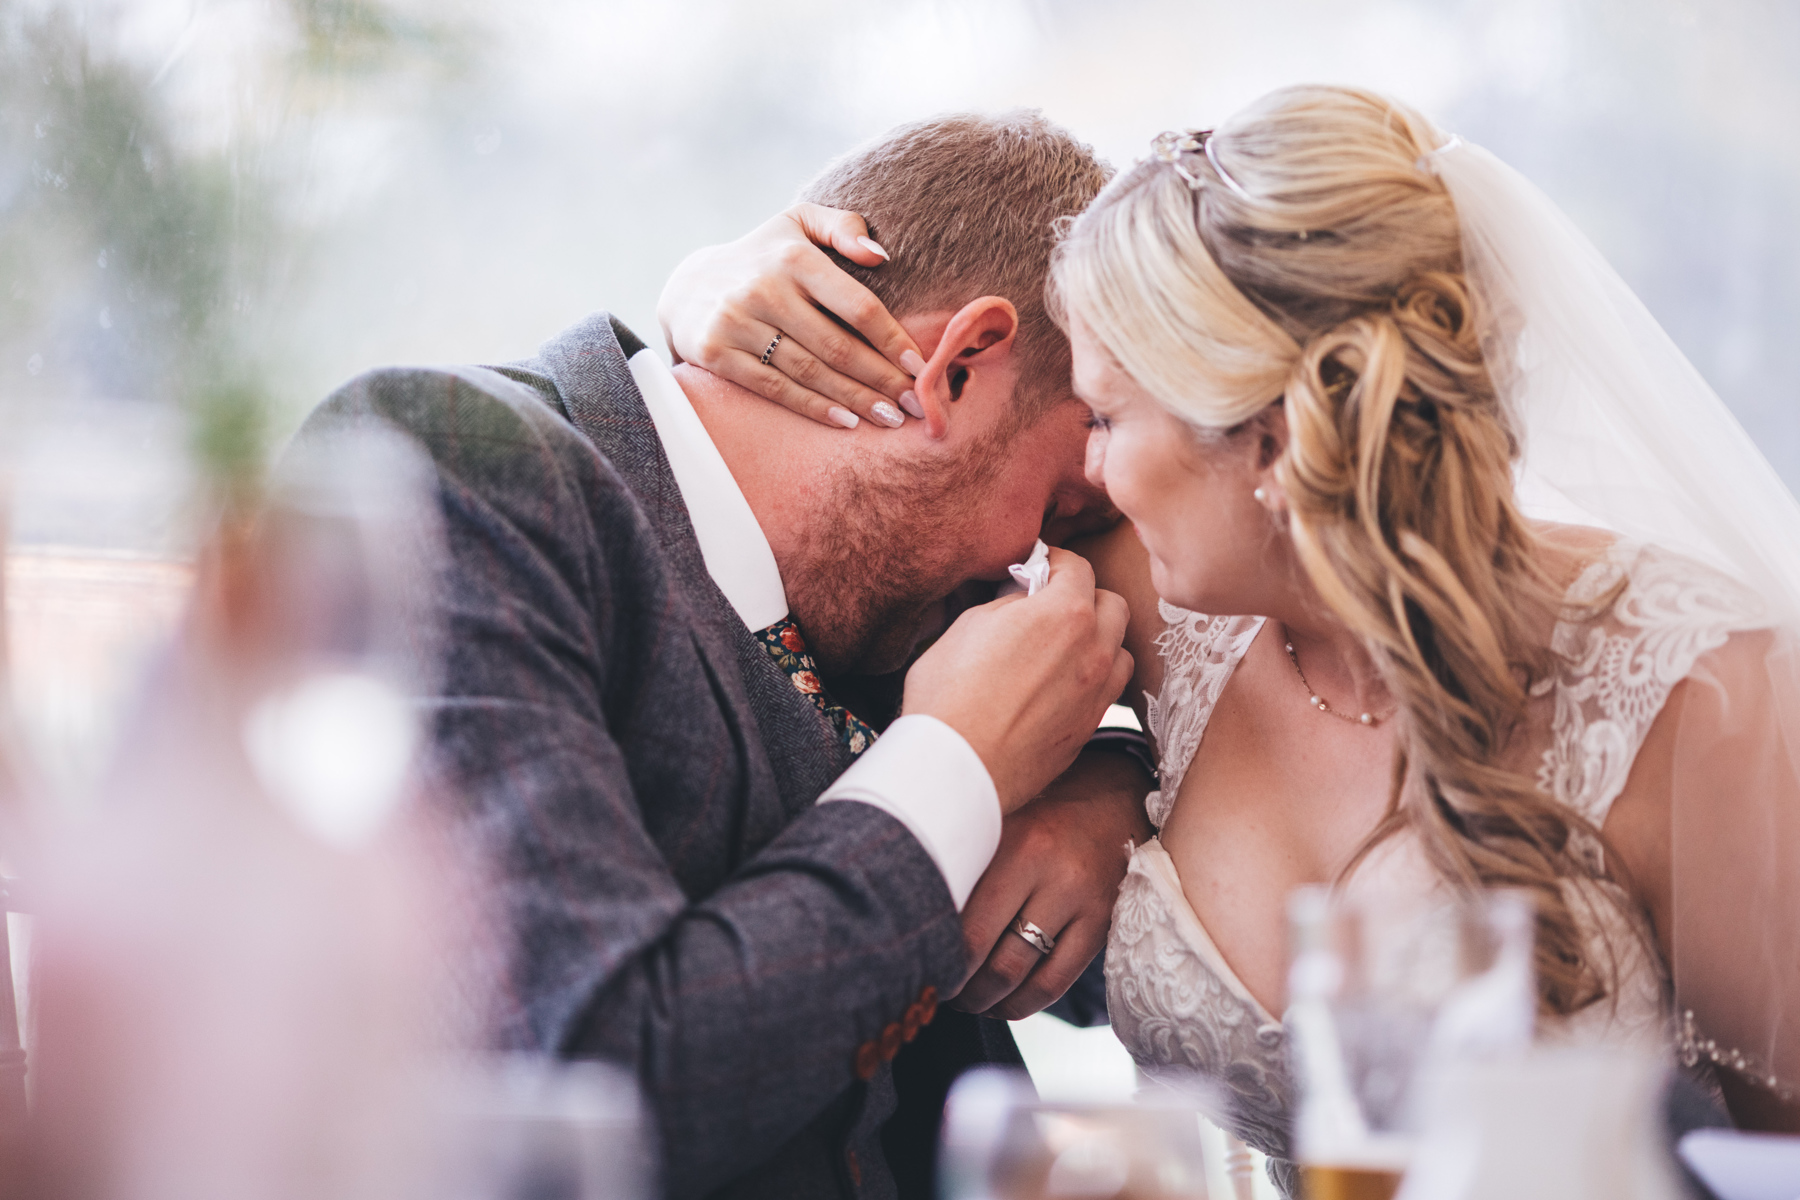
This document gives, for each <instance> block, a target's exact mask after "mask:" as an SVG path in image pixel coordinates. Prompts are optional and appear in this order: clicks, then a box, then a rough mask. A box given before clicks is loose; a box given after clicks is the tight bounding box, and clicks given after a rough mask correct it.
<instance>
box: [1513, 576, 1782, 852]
mask: <svg viewBox="0 0 1800 1200" xmlns="http://www.w3.org/2000/svg"><path fill="white" fill-rule="evenodd" d="M1622 578H1624V579H1626V580H1627V582H1626V584H1625V587H1624V590H1623V591H1621V592H1620V593H1619V597H1618V599H1617V600H1616V601H1615V602H1614V603H1613V605H1612V606H1611V608H1610V609H1608V610H1607V611H1606V612H1605V613H1604V614H1603V615H1602V616H1600V617H1599V618H1597V619H1592V620H1587V621H1569V620H1564V621H1561V622H1558V624H1557V626H1556V630H1555V632H1554V634H1553V635H1552V639H1551V646H1552V648H1553V649H1554V650H1555V651H1556V652H1557V654H1558V655H1560V656H1561V657H1562V659H1563V661H1564V666H1563V669H1562V671H1561V672H1560V673H1559V674H1558V675H1556V676H1554V677H1552V678H1550V679H1546V680H1544V681H1543V682H1542V683H1540V684H1539V685H1538V686H1537V687H1536V688H1535V689H1534V691H1536V693H1537V694H1538V695H1543V694H1544V693H1546V692H1553V693H1554V700H1555V709H1554V715H1553V717H1552V725H1551V740H1550V745H1549V747H1548V748H1547V749H1546V750H1545V751H1544V757H1543V761H1542V763H1541V764H1540V765H1539V767H1538V774H1537V783H1538V786H1539V787H1540V788H1542V789H1543V790H1544V791H1545V792H1548V793H1549V794H1550V795H1552V796H1555V797H1556V798H1557V799H1558V800H1560V801H1562V802H1563V803H1564V804H1567V805H1568V806H1569V807H1570V808H1573V809H1574V810H1575V811H1576V812H1578V813H1580V814H1582V815H1583V816H1585V817H1586V818H1587V819H1588V820H1590V821H1592V822H1594V823H1595V824H1596V825H1598V824H1600V823H1601V822H1602V821H1604V820H1605V819H1606V814H1607V812H1608V810H1609V809H1611V807H1612V802H1613V801H1614V800H1616V799H1617V798H1618V796H1619V793H1620V792H1621V791H1622V790H1624V787H1625V781H1626V777H1627V776H1629V775H1630V773H1631V764H1632V761H1633V760H1634V759H1635V758H1636V757H1637V752H1638V749H1639V748H1640V747H1641V746H1643V744H1644V739H1645V737H1647V736H1648V735H1649V733H1650V726H1651V725H1652V724H1654V723H1655V721H1656V717H1657V714H1658V713H1660V712H1661V711H1662V707H1663V705H1664V704H1665V703H1666V702H1667V701H1668V699H1669V693H1670V692H1672V691H1673V690H1674V689H1675V685H1676V684H1678V683H1680V682H1681V681H1682V680H1683V679H1684V678H1686V677H1687V675H1688V673H1689V672H1690V671H1692V670H1693V669H1694V663H1695V661H1696V660H1697V659H1699V657H1700V656H1701V655H1703V654H1705V653H1707V652H1708V651H1710V650H1715V649H1717V648H1718V647H1720V646H1722V645H1724V644H1725V641H1726V639H1727V638H1729V637H1730V636H1731V634H1732V633H1733V632H1735V631H1738V630H1743V629H1754V628H1757V627H1758V626H1759V625H1760V624H1761V623H1762V620H1763V618H1762V605H1761V604H1760V603H1759V602H1758V601H1757V600H1756V598H1755V597H1754V596H1753V595H1752V594H1751V593H1749V592H1748V591H1746V590H1745V589H1744V588H1742V587H1740V586H1739V585H1738V584H1736V583H1734V582H1733V581H1732V580H1731V579H1729V578H1727V577H1726V576H1724V575H1721V574H1719V573H1718V572H1717V571H1714V570H1712V569H1710V568H1708V567H1706V566H1703V565H1701V564H1700V563H1697V562H1694V561H1693V560H1691V559H1686V558H1682V557H1679V556H1677V555H1674V554H1670V553H1668V552H1667V551H1664V550H1660V549H1658V548H1656V547H1653V546H1644V545H1638V544H1627V543H1619V544H1616V545H1615V546H1614V547H1613V548H1612V549H1611V550H1610V551H1608V553H1606V554H1605V555H1603V556H1602V557H1601V558H1599V559H1598V560H1596V561H1595V562H1594V563H1592V564H1591V565H1590V566H1589V567H1588V568H1587V570H1585V571H1583V572H1582V573H1581V576H1580V577H1579V578H1577V579H1576V581H1575V583H1574V585H1573V586H1571V587H1570V589H1569V593H1568V602H1569V606H1570V608H1571V609H1575V610H1579V609H1580V608H1582V607H1584V606H1587V607H1591V606H1592V605H1593V604H1594V603H1595V601H1597V600H1598V599H1600V598H1601V597H1602V596H1604V595H1606V593H1607V592H1608V591H1609V590H1611V589H1612V588H1613V587H1615V586H1617V585H1618V583H1619V581H1620V579H1622ZM1591 853H1593V854H1595V855H1597V854H1598V853H1599V847H1598V846H1594V847H1591ZM1595 865H1596V867H1597V866H1598V865H1599V864H1598V862H1597V861H1596V863H1595Z"/></svg>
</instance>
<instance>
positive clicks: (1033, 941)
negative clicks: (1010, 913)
mask: <svg viewBox="0 0 1800 1200" xmlns="http://www.w3.org/2000/svg"><path fill="white" fill-rule="evenodd" d="M1012 931H1013V932H1014V933H1016V934H1018V935H1019V936H1020V937H1022V938H1024V939H1025V941H1026V942H1027V943H1029V944H1030V946H1031V948H1032V949H1033V950H1036V951H1037V952H1038V953H1039V954H1048V953H1050V952H1051V951H1052V950H1054V949H1056V939H1055V938H1053V937H1051V936H1050V935H1049V934H1047V933H1045V932H1044V931H1043V930H1042V929H1039V928H1038V927H1037V926H1036V925H1033V924H1032V923H1031V922H1030V921H1027V920H1026V919H1025V914H1024V913H1020V914H1019V915H1018V916H1016V917H1014V918H1013V923H1012Z"/></svg>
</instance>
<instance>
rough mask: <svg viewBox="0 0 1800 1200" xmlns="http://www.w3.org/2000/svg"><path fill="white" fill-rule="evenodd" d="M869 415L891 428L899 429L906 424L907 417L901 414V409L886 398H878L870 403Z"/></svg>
mask: <svg viewBox="0 0 1800 1200" xmlns="http://www.w3.org/2000/svg"><path fill="white" fill-rule="evenodd" d="M869 415H870V416H871V417H874V418H875V419H876V420H877V421H879V422H880V423H881V424H883V425H886V426H887V427H888V428H889V429H898V428H900V427H901V426H902V425H904V424H906V418H905V417H903V416H901V415H900V410H899V409H897V408H895V407H894V406H893V405H891V404H889V403H888V402H887V401H886V400H877V401H876V402H875V403H873V404H871V405H869Z"/></svg>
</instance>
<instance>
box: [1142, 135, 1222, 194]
mask: <svg viewBox="0 0 1800 1200" xmlns="http://www.w3.org/2000/svg"><path fill="white" fill-rule="evenodd" d="M1207 132H1211V131H1210V130H1208V131H1207ZM1205 136H1206V133H1196V132H1195V131H1193V130H1189V131H1188V132H1186V133H1177V132H1175V131H1174V130H1173V129H1165V130H1163V131H1162V132H1161V133H1159V134H1157V135H1156V136H1155V137H1154V138H1152V139H1151V140H1150V152H1151V153H1152V154H1154V155H1156V157H1157V158H1159V159H1161V160H1162V161H1163V162H1166V163H1168V164H1169V165H1170V166H1171V167H1174V168H1175V173H1176V174H1177V175H1179V176H1181V178H1182V179H1183V180H1184V181H1185V182H1186V183H1187V185H1188V188H1189V189H1190V190H1192V191H1196V192H1197V191H1199V190H1200V189H1201V188H1203V187H1205V186H1206V180H1204V179H1202V178H1200V177H1199V176H1198V175H1193V174H1190V173H1189V171H1188V169H1187V168H1186V167H1184V166H1182V165H1181V156H1182V155H1183V154H1198V153H1200V150H1201V147H1202V146H1203V144H1204V143H1203V142H1202V141H1201V139H1202V138H1204V137H1205Z"/></svg>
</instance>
